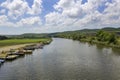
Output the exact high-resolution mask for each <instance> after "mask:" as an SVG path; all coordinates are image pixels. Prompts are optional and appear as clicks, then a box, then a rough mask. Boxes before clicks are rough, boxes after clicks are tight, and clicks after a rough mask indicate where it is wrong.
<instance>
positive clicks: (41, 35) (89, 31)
mask: <svg viewBox="0 0 120 80" xmlns="http://www.w3.org/2000/svg"><path fill="white" fill-rule="evenodd" d="M98 30H100V29H82V30H75V31H64V32H56V33H25V34H21V35H5V36H6V37H8V38H47V37H52V36H56V35H57V34H63V33H65V34H71V33H86V34H95V33H96V32H97V31H98ZM101 30H104V31H110V32H115V33H117V34H118V35H120V28H112V27H106V28H102V29H101Z"/></svg>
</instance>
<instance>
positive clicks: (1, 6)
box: [0, 0, 120, 34]
mask: <svg viewBox="0 0 120 80" xmlns="http://www.w3.org/2000/svg"><path fill="white" fill-rule="evenodd" d="M119 3H120V0H0V34H22V33H49V32H50V33H51V32H61V31H68V30H79V29H84V28H89V29H92V28H103V27H120V6H119Z"/></svg>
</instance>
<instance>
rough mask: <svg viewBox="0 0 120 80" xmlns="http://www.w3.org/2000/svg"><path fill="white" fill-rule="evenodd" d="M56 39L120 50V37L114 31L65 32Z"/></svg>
mask: <svg viewBox="0 0 120 80" xmlns="http://www.w3.org/2000/svg"><path fill="white" fill-rule="evenodd" d="M55 36H56V37H61V38H68V39H73V40H78V41H81V42H89V43H92V44H101V45H103V46H107V47H114V48H120V36H119V35H118V34H117V33H115V32H114V31H105V30H98V31H96V32H77V31H73V32H63V33H59V34H57V35H55Z"/></svg>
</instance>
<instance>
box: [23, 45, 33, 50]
mask: <svg viewBox="0 0 120 80" xmlns="http://www.w3.org/2000/svg"><path fill="white" fill-rule="evenodd" d="M23 49H24V50H35V47H31V46H30V47H25V48H23Z"/></svg>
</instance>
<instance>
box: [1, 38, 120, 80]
mask: <svg viewBox="0 0 120 80" xmlns="http://www.w3.org/2000/svg"><path fill="white" fill-rule="evenodd" d="M115 51H116V52H115ZM115 51H114V50H113V49H111V48H105V47H102V46H100V45H90V44H88V43H81V42H78V41H73V40H68V39H60V38H54V39H53V42H52V43H51V44H50V45H47V46H45V47H44V49H38V50H35V51H34V53H33V54H32V55H26V56H25V57H24V58H20V59H17V60H15V61H13V62H11V63H9V62H8V63H5V64H4V65H3V66H1V68H0V79H1V80H21V79H22V80H119V79H120V76H119V75H120V62H119V61H120V57H119V56H118V55H116V53H119V50H118V51H117V50H115ZM114 53H115V54H114ZM16 74H19V75H16Z"/></svg>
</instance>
